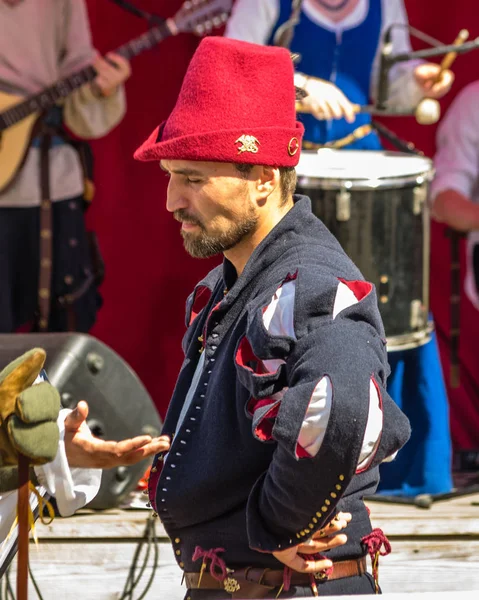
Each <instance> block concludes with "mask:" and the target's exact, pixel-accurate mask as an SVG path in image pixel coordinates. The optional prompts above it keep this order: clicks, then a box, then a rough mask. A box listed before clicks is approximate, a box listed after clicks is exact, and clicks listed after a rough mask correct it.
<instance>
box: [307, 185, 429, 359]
mask: <svg viewBox="0 0 479 600" xmlns="http://www.w3.org/2000/svg"><path fill="white" fill-rule="evenodd" d="M428 187H429V182H428V178H427V177H426V178H423V177H419V178H417V180H415V179H414V178H412V179H411V178H408V179H405V180H404V181H402V182H401V181H394V182H392V183H391V186H390V187H388V186H387V185H381V186H376V187H373V186H371V187H368V185H364V184H362V185H359V186H354V185H353V186H351V184H350V183H348V182H347V181H344V182H336V183H334V182H333V181H331V180H324V179H319V178H318V179H312V178H311V177H302V176H301V175H300V176H299V177H298V187H297V192H298V193H302V194H305V195H307V196H309V197H310V198H311V203H312V209H313V213H314V214H315V215H316V216H317V217H319V218H320V219H321V220H322V221H323V223H324V224H325V225H326V226H327V227H328V229H329V230H330V231H331V233H332V234H333V235H334V236H335V237H336V238H337V240H338V241H339V243H340V244H341V246H342V247H343V249H344V250H345V252H346V253H347V254H348V256H349V257H350V258H351V259H352V260H353V262H354V263H355V264H356V265H357V267H358V268H359V269H360V271H361V272H362V274H363V276H364V277H365V279H366V280H368V281H370V282H371V283H373V284H374V285H375V286H376V290H377V296H378V302H379V310H380V313H381V316H382V319H383V323H384V328H385V331H386V336H387V339H388V348H389V349H390V350H394V349H405V348H406V347H415V346H418V345H421V344H422V343H426V342H427V341H428V340H429V339H430V335H429V334H430V326H429V324H428V311H429V238H430V235H429V211H428V205H427V194H428Z"/></svg>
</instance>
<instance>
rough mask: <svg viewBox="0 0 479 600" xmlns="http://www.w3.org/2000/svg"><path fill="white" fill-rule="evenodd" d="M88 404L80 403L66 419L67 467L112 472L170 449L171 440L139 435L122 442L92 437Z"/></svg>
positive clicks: (166, 437) (165, 437) (162, 437)
mask: <svg viewBox="0 0 479 600" xmlns="http://www.w3.org/2000/svg"><path fill="white" fill-rule="evenodd" d="M87 417H88V404H87V403H86V402H84V401H83V400H82V401H81V402H79V403H78V406H77V407H76V408H75V410H73V411H72V412H71V413H70V414H69V415H68V416H67V417H66V418H65V450H66V455H67V458H68V464H69V465H70V467H82V468H86V469H111V468H113V467H118V466H121V465H134V464H136V463H137V462H139V461H140V460H143V459H144V458H147V457H148V456H153V455H155V454H157V453H158V452H164V451H167V450H169V447H170V438H169V437H168V436H161V437H159V438H153V439H152V437H151V436H149V435H140V436H138V437H135V438H131V439H128V440H122V441H121V442H113V441H111V442H107V441H105V440H102V439H100V438H97V437H95V436H94V435H92V433H91V431H90V430H89V428H88V426H87V424H86V419H87Z"/></svg>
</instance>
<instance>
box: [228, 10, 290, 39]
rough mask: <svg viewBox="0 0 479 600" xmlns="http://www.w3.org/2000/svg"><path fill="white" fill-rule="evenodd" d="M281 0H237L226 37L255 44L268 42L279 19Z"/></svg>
mask: <svg viewBox="0 0 479 600" xmlns="http://www.w3.org/2000/svg"><path fill="white" fill-rule="evenodd" d="M279 10H280V3H279V0H237V1H236V2H235V5H234V7H233V12H232V14H231V17H230V18H229V20H228V23H227V24H226V30H225V37H228V38H233V39H235V40H242V41H243V42H251V43H253V44H261V45H265V44H267V43H268V41H269V39H270V37H271V34H272V32H273V28H274V26H275V25H276V23H277V21H278V19H279Z"/></svg>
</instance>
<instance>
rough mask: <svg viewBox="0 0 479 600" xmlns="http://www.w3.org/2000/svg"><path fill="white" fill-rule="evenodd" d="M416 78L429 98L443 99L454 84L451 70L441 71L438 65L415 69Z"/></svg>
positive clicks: (433, 64)
mask: <svg viewBox="0 0 479 600" xmlns="http://www.w3.org/2000/svg"><path fill="white" fill-rule="evenodd" d="M414 76H415V78H416V81H417V83H418V84H419V85H420V87H421V88H422V91H423V93H424V96H426V97H427V98H442V96H444V94H447V92H448V91H449V90H450V89H451V86H452V84H453V82H454V73H453V72H452V71H450V70H449V69H446V70H444V71H441V67H440V65H438V64H436V63H424V64H422V65H419V66H417V67H416V68H415V69H414ZM436 79H437V81H436Z"/></svg>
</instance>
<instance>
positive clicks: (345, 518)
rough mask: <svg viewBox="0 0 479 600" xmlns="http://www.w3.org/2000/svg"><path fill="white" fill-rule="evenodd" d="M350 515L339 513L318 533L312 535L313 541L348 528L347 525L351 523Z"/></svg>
mask: <svg viewBox="0 0 479 600" xmlns="http://www.w3.org/2000/svg"><path fill="white" fill-rule="evenodd" d="M351 519H352V515H351V513H343V512H339V513H338V514H337V515H336V516H335V517H334V518H333V519H332V520H331V521H330V522H329V523H328V525H325V526H324V527H323V528H322V529H320V530H319V531H316V532H315V533H314V534H313V540H319V539H322V538H327V537H329V536H330V535H332V534H334V533H336V532H337V531H341V529H345V528H346V527H347V526H348V523H350V522H351Z"/></svg>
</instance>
